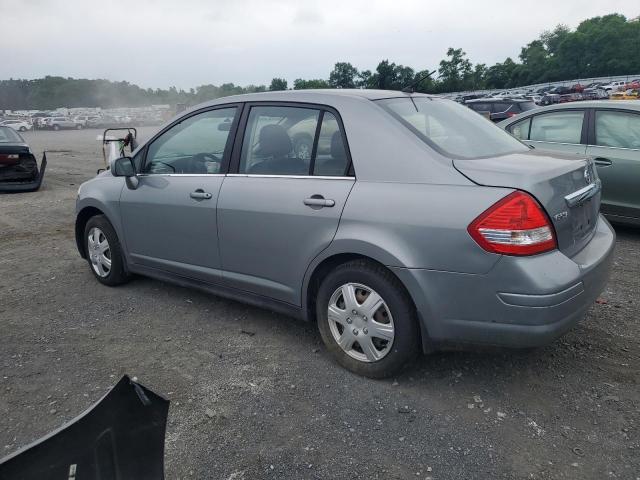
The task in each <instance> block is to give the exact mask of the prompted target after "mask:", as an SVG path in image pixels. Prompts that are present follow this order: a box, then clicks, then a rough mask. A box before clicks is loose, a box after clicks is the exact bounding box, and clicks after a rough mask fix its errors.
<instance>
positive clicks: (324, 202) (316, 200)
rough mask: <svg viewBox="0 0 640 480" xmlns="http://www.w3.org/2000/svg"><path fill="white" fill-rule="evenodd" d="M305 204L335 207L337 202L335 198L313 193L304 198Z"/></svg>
mask: <svg viewBox="0 0 640 480" xmlns="http://www.w3.org/2000/svg"><path fill="white" fill-rule="evenodd" d="M304 204H305V205H307V206H309V207H312V208H313V207H318V208H322V207H333V206H334V205H335V204H336V202H335V201H334V200H331V199H328V198H324V197H323V196H322V195H313V196H311V197H309V198H305V199H304Z"/></svg>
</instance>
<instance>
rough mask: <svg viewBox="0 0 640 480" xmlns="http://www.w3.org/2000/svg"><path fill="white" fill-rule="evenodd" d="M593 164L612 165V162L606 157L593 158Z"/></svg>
mask: <svg viewBox="0 0 640 480" xmlns="http://www.w3.org/2000/svg"><path fill="white" fill-rule="evenodd" d="M594 162H595V164H596V165H598V166H600V167H609V166H611V165H613V162H612V161H611V160H609V159H608V158H601V157H599V158H596V159H595V160H594Z"/></svg>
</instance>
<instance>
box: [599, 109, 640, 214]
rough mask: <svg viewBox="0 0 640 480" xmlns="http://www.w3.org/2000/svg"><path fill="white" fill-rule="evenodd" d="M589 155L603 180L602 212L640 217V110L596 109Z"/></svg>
mask: <svg viewBox="0 0 640 480" xmlns="http://www.w3.org/2000/svg"><path fill="white" fill-rule="evenodd" d="M590 124H591V128H590V135H589V142H588V143H589V145H588V146H587V154H588V155H589V156H591V157H593V158H594V159H595V164H596V167H597V170H598V175H599V176H600V179H601V180H602V211H603V213H606V214H609V215H615V216H619V217H623V218H622V219H624V218H633V219H638V218H640V112H637V111H630V110H620V109H600V108H596V109H594V110H593V114H592V117H591V121H590Z"/></svg>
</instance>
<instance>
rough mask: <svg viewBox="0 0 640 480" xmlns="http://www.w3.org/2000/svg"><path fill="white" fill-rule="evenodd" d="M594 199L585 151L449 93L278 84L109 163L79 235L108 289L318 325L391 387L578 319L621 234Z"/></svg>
mask: <svg viewBox="0 0 640 480" xmlns="http://www.w3.org/2000/svg"><path fill="white" fill-rule="evenodd" d="M303 136H304V138H310V139H312V142H311V143H309V147H310V148H306V149H304V151H302V150H300V149H296V148H295V141H294V139H296V138H302V137H303ZM320 139H323V141H324V143H323V145H322V146H321V148H319V147H318V143H319V140H320ZM600 190H601V184H600V180H599V178H598V175H597V172H596V170H595V168H594V166H593V164H592V162H590V161H588V160H587V159H586V158H580V159H576V158H575V157H571V158H565V157H562V156H553V155H550V154H542V153H539V152H538V151H536V150H531V149H529V148H528V147H527V146H526V145H524V144H523V143H521V142H520V141H519V140H517V139H515V138H513V137H512V136H510V135H509V134H507V133H506V132H504V131H503V130H501V129H500V128H498V127H496V126H494V125H493V124H491V122H487V121H486V120H485V119H483V118H482V117H480V116H479V115H477V114H476V113H474V112H473V111H471V110H469V109H468V108H466V107H463V106H460V105H457V104H456V103H454V102H451V101H448V100H444V99H439V98H435V97H431V96H427V95H419V94H408V93H401V92H390V91H376V90H334V91H329V90H326V91H324V90H320V91H308V90H306V91H289V92H270V93H262V94H252V95H242V96H235V97H227V98H223V99H218V100H215V101H213V102H209V103H206V104H202V105H198V106H197V107H195V108H193V109H191V110H190V111H188V112H183V113H182V114H180V116H179V117H176V118H175V119H173V120H172V121H171V122H169V123H168V124H167V125H166V126H164V127H163V128H162V129H161V130H160V131H159V132H158V133H157V134H156V135H154V136H153V137H152V138H151V139H150V140H149V141H148V142H146V143H145V144H144V145H142V146H140V147H139V148H138V149H137V150H136V151H135V152H134V153H133V154H132V157H131V158H129V157H124V158H120V159H116V160H113V161H112V162H111V166H110V170H109V171H106V172H102V173H101V174H99V175H98V176H97V177H96V178H94V179H92V180H90V181H88V182H86V183H84V184H83V185H82V186H81V187H80V190H79V192H78V200H77V220H76V240H77V245H78V249H79V251H80V255H82V257H83V258H85V259H87V261H88V265H89V268H90V270H91V272H92V273H93V275H94V276H95V278H96V279H97V280H98V281H99V282H101V283H102V284H105V285H110V286H113V285H119V284H123V283H125V282H126V281H127V279H128V278H129V277H130V275H132V274H140V275H147V276H150V277H154V278H158V279H162V280H168V281H172V282H176V283H178V284H181V285H186V286H191V287H195V288H199V289H202V290H205V291H208V292H211V293H214V294H217V295H222V296H225V297H228V298H232V299H236V300H239V301H243V302H247V303H250V304H254V305H259V306H263V307H265V308H269V309H272V310H274V311H277V312H282V313H284V314H288V315H293V316H295V317H299V318H301V319H303V320H305V321H311V322H316V323H317V325H318V328H319V330H320V334H321V336H322V339H323V340H324V342H325V344H326V347H327V350H328V351H329V352H330V353H331V354H332V355H333V356H334V357H335V359H336V360H337V361H338V362H339V363H340V364H341V365H343V366H344V367H346V368H348V369H349V370H351V371H354V372H357V373H359V374H362V375H367V376H370V377H376V378H379V377H385V376H389V375H393V374H395V373H396V372H398V370H399V369H400V368H402V367H403V366H404V365H405V364H406V363H407V362H408V361H409V360H411V359H412V358H414V356H415V355H416V354H418V353H419V352H428V351H433V350H434V349H437V348H440V347H441V346H443V345H445V344H447V343H451V342H453V343H456V344H465V343H466V344H469V343H470V344H492V345H502V346H508V347H532V346H538V345H544V344H547V343H549V342H551V341H553V340H554V339H555V338H557V337H558V336H560V335H561V334H562V333H563V332H565V331H566V330H567V329H569V328H570V327H571V326H572V325H574V324H575V323H576V322H577V321H579V320H580V319H581V318H582V317H583V315H584V313H585V312H586V310H587V309H588V308H589V306H590V305H591V304H592V302H593V301H594V300H595V298H596V297H597V296H598V294H599V293H600V292H601V291H602V289H603V288H604V285H605V282H606V280H607V278H608V274H609V266H610V263H611V258H612V251H613V245H614V241H615V235H614V233H613V230H612V229H611V227H610V226H609V224H608V223H607V222H606V220H604V219H603V217H602V216H600V214H599V209H600Z"/></svg>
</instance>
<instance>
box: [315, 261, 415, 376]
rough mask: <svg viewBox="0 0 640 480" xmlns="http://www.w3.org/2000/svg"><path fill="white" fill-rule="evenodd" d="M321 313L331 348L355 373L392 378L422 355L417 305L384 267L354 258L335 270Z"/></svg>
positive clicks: (321, 298)
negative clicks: (420, 353)
mask: <svg viewBox="0 0 640 480" xmlns="http://www.w3.org/2000/svg"><path fill="white" fill-rule="evenodd" d="M316 315H317V319H318V329H319V330H320V335H321V336H322V340H323V341H324V343H325V345H326V347H327V349H328V350H329V352H330V353H331V354H332V356H333V357H334V358H335V359H336V360H337V362H338V363H339V364H340V365H342V366H343V367H345V368H346V369H348V370H350V371H352V372H354V373H357V374H360V375H364V376H366V377H371V378H385V377H390V376H392V375H394V374H396V373H398V372H399V371H400V370H401V369H402V367H403V366H404V365H405V364H407V363H408V362H409V361H410V360H412V359H413V358H415V356H416V355H417V353H418V351H419V345H420V333H419V329H418V323H417V322H418V320H417V315H416V311H415V308H414V306H413V303H412V302H411V299H410V298H409V295H408V294H407V293H406V291H405V290H404V288H403V286H402V285H401V284H400V282H399V280H398V279H397V278H396V277H395V276H394V275H393V274H392V273H391V272H389V271H388V270H387V269H386V268H384V267H382V266H380V265H377V264H374V263H371V262H367V261H364V260H355V261H352V262H348V263H344V264H342V265H339V266H338V267H336V268H335V269H334V270H333V271H332V272H330V273H329V274H328V275H327V276H326V277H325V279H324V280H323V281H322V284H321V285H320V289H319V290H318V297H317V302H316Z"/></svg>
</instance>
